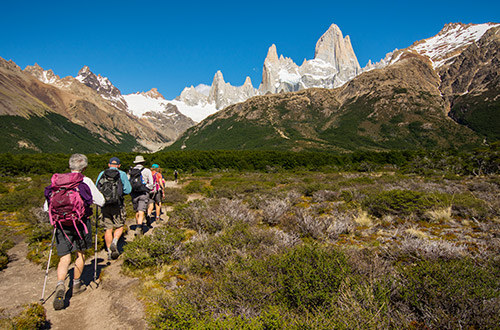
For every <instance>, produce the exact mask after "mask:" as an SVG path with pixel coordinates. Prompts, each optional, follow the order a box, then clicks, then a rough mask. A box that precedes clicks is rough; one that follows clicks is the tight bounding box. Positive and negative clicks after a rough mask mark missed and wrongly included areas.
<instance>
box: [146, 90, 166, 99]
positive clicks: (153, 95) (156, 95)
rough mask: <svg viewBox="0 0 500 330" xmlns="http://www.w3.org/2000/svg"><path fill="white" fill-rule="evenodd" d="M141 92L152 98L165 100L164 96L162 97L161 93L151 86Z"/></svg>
mask: <svg viewBox="0 0 500 330" xmlns="http://www.w3.org/2000/svg"><path fill="white" fill-rule="evenodd" d="M141 94H142V95H144V96H147V97H150V98H152V99H159V100H165V97H163V95H162V94H161V93H160V92H159V91H158V89H157V88H151V90H149V91H147V92H142V93H141Z"/></svg>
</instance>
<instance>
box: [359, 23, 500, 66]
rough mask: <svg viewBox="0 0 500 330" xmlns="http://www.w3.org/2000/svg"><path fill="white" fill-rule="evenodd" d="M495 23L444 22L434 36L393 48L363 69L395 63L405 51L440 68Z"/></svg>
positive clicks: (450, 61)
mask: <svg viewBox="0 0 500 330" xmlns="http://www.w3.org/2000/svg"><path fill="white" fill-rule="evenodd" d="M499 25H500V24H496V23H484V24H462V23H450V24H446V25H445V26H444V27H443V29H442V30H441V31H440V32H439V33H438V34H437V35H435V36H433V37H430V38H427V39H424V40H420V41H416V42H415V43H413V45H411V46H410V47H408V48H406V49H402V50H397V49H396V50H394V51H393V52H391V53H388V54H387V56H386V57H385V58H384V59H382V60H381V61H380V62H378V63H376V64H372V63H371V62H369V63H368V65H367V66H366V67H365V68H364V69H363V71H369V70H371V69H375V68H377V69H379V68H383V67H385V66H387V65H391V64H394V63H396V62H397V61H399V60H400V59H401V56H402V55H403V54H404V53H405V52H410V53H417V54H419V55H422V56H426V57H428V58H429V60H430V61H431V62H432V65H433V67H434V68H440V67H442V66H445V65H449V64H451V63H453V61H454V60H455V58H456V57H457V56H458V55H460V53H461V51H462V50H463V49H465V48H466V47H468V46H469V45H471V44H472V43H475V42H477V41H478V40H479V39H481V37H482V36H483V35H484V34H485V33H486V31H488V30H489V29H491V28H493V27H495V26H499Z"/></svg>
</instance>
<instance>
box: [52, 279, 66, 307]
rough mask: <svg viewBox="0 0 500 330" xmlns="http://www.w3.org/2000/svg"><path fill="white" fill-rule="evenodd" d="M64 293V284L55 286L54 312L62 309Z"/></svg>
mask: <svg viewBox="0 0 500 330" xmlns="http://www.w3.org/2000/svg"><path fill="white" fill-rule="evenodd" d="M65 293H66V288H65V287H64V284H58V285H57V286H56V294H55V297H54V303H53V304H54V309H55V310H56V311H58V310H61V309H63V308H64V294H65Z"/></svg>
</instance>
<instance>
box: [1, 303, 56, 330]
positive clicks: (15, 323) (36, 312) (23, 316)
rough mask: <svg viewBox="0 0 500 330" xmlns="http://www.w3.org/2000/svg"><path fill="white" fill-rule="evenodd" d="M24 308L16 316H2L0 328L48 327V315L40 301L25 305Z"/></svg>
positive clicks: (37, 329)
mask: <svg viewBox="0 0 500 330" xmlns="http://www.w3.org/2000/svg"><path fill="white" fill-rule="evenodd" d="M23 308H24V309H23V310H22V311H21V312H20V313H19V314H18V315H17V316H15V317H11V318H0V328H2V329H6V330H7V329H11V330H39V329H40V330H41V329H47V326H48V324H47V316H46V314H45V309H44V308H43V306H42V305H41V304H40V303H32V304H29V305H26V306H23Z"/></svg>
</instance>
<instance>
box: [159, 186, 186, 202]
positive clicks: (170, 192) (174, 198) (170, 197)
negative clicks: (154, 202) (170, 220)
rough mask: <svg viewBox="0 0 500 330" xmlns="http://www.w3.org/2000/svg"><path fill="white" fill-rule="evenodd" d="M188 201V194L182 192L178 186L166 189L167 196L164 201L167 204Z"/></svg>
mask: <svg viewBox="0 0 500 330" xmlns="http://www.w3.org/2000/svg"><path fill="white" fill-rule="evenodd" d="M186 201H187V196H186V195H185V194H184V193H182V191H181V190H180V189H176V188H166V189H165V198H164V199H163V203H164V204H167V205H172V204H177V203H185V202H186Z"/></svg>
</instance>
